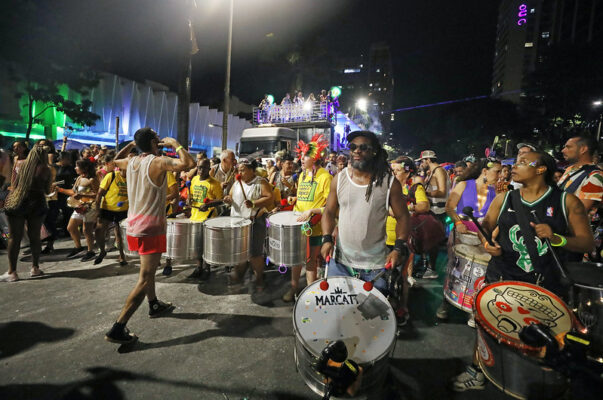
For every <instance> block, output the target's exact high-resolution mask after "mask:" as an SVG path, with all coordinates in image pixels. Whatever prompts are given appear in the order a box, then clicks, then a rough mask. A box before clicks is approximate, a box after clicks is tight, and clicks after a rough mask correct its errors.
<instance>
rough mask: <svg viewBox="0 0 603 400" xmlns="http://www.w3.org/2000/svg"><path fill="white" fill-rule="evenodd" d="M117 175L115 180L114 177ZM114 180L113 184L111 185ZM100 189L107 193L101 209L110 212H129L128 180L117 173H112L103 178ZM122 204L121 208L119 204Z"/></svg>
mask: <svg viewBox="0 0 603 400" xmlns="http://www.w3.org/2000/svg"><path fill="white" fill-rule="evenodd" d="M114 174H115V179H113V175H114ZM111 180H113V183H111ZM100 188H101V189H104V190H106V191H107V193H106V194H105V197H103V199H102V200H101V208H102V209H103V210H108V211H127V210H128V186H127V184H126V178H124V177H123V176H121V174H120V173H119V172H117V171H115V172H110V173H108V174H107V175H105V177H104V178H103V181H102V182H101V184H100ZM119 202H122V203H123V204H122V205H121V206H118V205H117V203H119Z"/></svg>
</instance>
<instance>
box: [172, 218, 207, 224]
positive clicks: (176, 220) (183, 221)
mask: <svg viewBox="0 0 603 400" xmlns="http://www.w3.org/2000/svg"><path fill="white" fill-rule="evenodd" d="M167 223H168V225H175V224H202V223H203V222H199V221H191V220H190V219H188V218H168V219H167Z"/></svg>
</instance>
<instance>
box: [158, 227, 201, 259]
mask: <svg viewBox="0 0 603 400" xmlns="http://www.w3.org/2000/svg"><path fill="white" fill-rule="evenodd" d="M202 254H203V222H196V221H191V220H190V219H188V218H168V220H167V231H166V251H165V253H163V256H164V257H166V258H169V259H170V260H174V261H195V260H198V259H200V258H201V255H202Z"/></svg>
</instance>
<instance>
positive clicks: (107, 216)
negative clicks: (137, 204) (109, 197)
mask: <svg viewBox="0 0 603 400" xmlns="http://www.w3.org/2000/svg"><path fill="white" fill-rule="evenodd" d="M100 218H101V219H104V220H105V221H111V222H115V223H116V224H119V223H120V222H121V221H122V220H124V219H126V218H128V212H127V211H109V210H103V209H102V208H101V210H100Z"/></svg>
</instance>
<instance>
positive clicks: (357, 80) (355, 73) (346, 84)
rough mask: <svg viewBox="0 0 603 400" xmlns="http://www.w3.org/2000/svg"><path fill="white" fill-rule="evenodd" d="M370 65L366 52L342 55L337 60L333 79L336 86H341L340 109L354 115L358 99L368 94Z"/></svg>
mask: <svg viewBox="0 0 603 400" xmlns="http://www.w3.org/2000/svg"><path fill="white" fill-rule="evenodd" d="M367 70H368V65H366V61H365V56H364V54H359V55H357V56H351V57H342V58H339V59H338V60H337V61H336V68H335V71H334V72H335V73H334V76H333V79H332V82H334V84H335V86H341V93H342V95H341V97H340V99H339V103H340V104H339V110H340V111H341V112H343V113H346V114H349V115H352V114H353V113H354V111H355V110H354V107H355V104H356V101H357V100H358V99H360V98H362V97H366V96H367V88H368V74H367Z"/></svg>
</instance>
